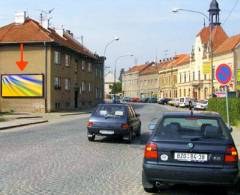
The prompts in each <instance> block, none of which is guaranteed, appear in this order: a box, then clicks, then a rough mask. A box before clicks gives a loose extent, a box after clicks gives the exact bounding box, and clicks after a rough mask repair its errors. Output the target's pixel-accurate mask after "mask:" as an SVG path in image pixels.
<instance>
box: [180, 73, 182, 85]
mask: <svg viewBox="0 0 240 195" xmlns="http://www.w3.org/2000/svg"><path fill="white" fill-rule="evenodd" d="M180 83H182V73H181V72H180Z"/></svg>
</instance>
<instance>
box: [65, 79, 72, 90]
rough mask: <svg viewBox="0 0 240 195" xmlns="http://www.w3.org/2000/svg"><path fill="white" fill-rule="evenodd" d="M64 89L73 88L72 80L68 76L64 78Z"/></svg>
mask: <svg viewBox="0 0 240 195" xmlns="http://www.w3.org/2000/svg"><path fill="white" fill-rule="evenodd" d="M64 89H65V90H66V91H69V90H70V89H71V82H70V79H68V78H66V79H64Z"/></svg>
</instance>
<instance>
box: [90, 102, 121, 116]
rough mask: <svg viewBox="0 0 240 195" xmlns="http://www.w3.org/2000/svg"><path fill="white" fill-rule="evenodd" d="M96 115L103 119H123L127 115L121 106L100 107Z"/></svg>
mask: <svg viewBox="0 0 240 195" xmlns="http://www.w3.org/2000/svg"><path fill="white" fill-rule="evenodd" d="M94 115H95V116H103V117H123V116H124V115H125V107H124V106H121V105H100V106H99V107H98V108H97V110H96V112H95V114H94Z"/></svg>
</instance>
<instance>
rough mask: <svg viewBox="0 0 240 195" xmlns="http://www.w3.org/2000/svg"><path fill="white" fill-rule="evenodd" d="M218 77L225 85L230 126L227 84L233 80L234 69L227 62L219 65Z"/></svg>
mask: <svg viewBox="0 0 240 195" xmlns="http://www.w3.org/2000/svg"><path fill="white" fill-rule="evenodd" d="M216 79H217V81H218V82H219V83H220V84H222V85H225V90H226V110H227V122H228V126H229V127H230V120H229V107H228V86H227V84H228V83H229V82H230V81H231V80H232V69H231V67H230V66H228V65H227V64H221V65H219V66H218V68H217V70H216Z"/></svg>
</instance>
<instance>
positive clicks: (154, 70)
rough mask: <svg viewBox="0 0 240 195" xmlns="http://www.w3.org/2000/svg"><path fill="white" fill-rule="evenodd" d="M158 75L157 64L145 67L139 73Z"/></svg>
mask: <svg viewBox="0 0 240 195" xmlns="http://www.w3.org/2000/svg"><path fill="white" fill-rule="evenodd" d="M157 73H158V66H157V64H152V65H151V66H148V67H146V68H145V69H143V70H142V71H141V75H144V74H157Z"/></svg>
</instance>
